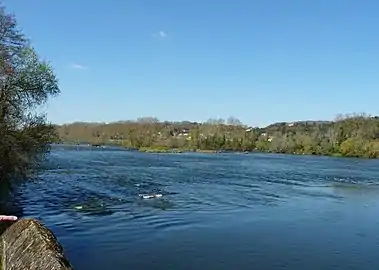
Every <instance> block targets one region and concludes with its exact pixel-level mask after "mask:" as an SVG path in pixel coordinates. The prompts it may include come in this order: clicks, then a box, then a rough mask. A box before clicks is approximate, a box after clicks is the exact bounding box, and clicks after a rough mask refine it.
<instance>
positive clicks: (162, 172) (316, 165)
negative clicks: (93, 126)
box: [17, 146, 379, 270]
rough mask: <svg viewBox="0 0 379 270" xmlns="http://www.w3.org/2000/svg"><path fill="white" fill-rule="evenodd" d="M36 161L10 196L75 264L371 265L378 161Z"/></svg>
mask: <svg viewBox="0 0 379 270" xmlns="http://www.w3.org/2000/svg"><path fill="white" fill-rule="evenodd" d="M45 167H46V171H45V172H43V173H41V175H40V176H39V177H38V178H36V179H33V180H30V181H28V182H26V183H24V184H22V185H21V186H20V188H19V191H18V195H17V200H18V201H19V203H20V204H21V206H22V208H23V213H24V215H25V216H27V217H34V218H38V219H40V220H41V221H42V222H44V223H45V224H46V225H47V226H48V227H49V228H50V229H52V230H53V232H54V233H55V234H56V236H57V237H58V239H59V241H60V242H61V243H62V245H63V247H64V249H65V252H66V255H67V256H68V258H69V259H70V261H71V262H72V264H73V265H74V267H75V268H76V269H77V270H82V269H83V270H84V269H92V270H97V269H99V270H100V269H150V270H153V269H180V270H185V269H241V270H242V269H263V270H271V269H291V270H297V269H309V270H310V269H323V270H327V269H344V270H348V269H370V270H371V269H376V268H377V267H378V265H379V256H378V254H379V217H378V216H379V185H378V184H379V182H378V179H379V161H378V160H364V159H347V158H331V157H314V156H290V155H275V154H259V153H254V154H231V153H227V154H198V153H188V154H187V153H184V154H147V153H138V152H130V151H125V150H121V149H116V148H115V149H111V148H108V149H107V148H106V149H95V148H90V147H75V146H71V147H68V146H67V147H62V146H55V147H54V148H53V150H52V152H51V154H50V156H49V158H48V161H47V162H46V164H45ZM139 194H162V195H163V196H162V197H161V198H153V199H143V198H141V197H140V196H139Z"/></svg>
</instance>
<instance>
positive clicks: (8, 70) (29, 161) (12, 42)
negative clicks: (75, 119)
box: [0, 8, 59, 179]
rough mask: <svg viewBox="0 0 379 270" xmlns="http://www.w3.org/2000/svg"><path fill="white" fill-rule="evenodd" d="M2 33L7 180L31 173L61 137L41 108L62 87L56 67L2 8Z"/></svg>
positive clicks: (1, 129) (0, 95)
mask: <svg viewBox="0 0 379 270" xmlns="http://www.w3.org/2000/svg"><path fill="white" fill-rule="evenodd" d="M0 32H1V33H2V34H1V35H0V49H1V50H0V136H1V139H2V141H1V142H2V143H1V145H0V161H1V165H0V175H1V176H2V177H3V179H4V178H6V176H26V175H28V173H30V172H32V171H33V170H34V169H35V168H36V166H37V165H38V164H39V162H40V161H41V160H42V158H43V156H44V154H45V153H46V152H47V151H48V150H49V144H50V143H52V142H54V141H56V140H57V139H58V137H57V136H56V127H55V126H53V125H51V124H49V123H47V122H46V119H45V116H44V115H42V114H39V113H37V109H38V108H39V107H40V105H43V104H45V103H46V102H47V100H48V98H49V97H52V96H55V95H57V94H59V88H58V82H57V79H56V77H55V75H54V72H53V70H52V68H51V67H50V66H49V64H48V63H46V62H44V61H41V60H40V58H39V57H38V55H37V54H36V52H35V51H34V49H33V48H32V47H31V46H30V44H29V42H28V40H27V39H26V38H25V36H24V35H23V34H22V33H21V31H20V30H19V29H18V28H17V23H16V20H15V18H14V16H12V15H9V14H7V13H6V12H5V9H4V8H0Z"/></svg>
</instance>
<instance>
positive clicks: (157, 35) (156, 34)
mask: <svg viewBox="0 0 379 270" xmlns="http://www.w3.org/2000/svg"><path fill="white" fill-rule="evenodd" d="M154 37H158V38H166V37H168V34H167V32H166V31H163V30H161V31H158V32H156V33H155V34H154Z"/></svg>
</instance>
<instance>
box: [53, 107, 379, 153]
mask: <svg viewBox="0 0 379 270" xmlns="http://www.w3.org/2000/svg"><path fill="white" fill-rule="evenodd" d="M56 130H57V133H58V135H59V137H60V142H66V143H67V142H74V143H89V144H95V145H102V144H114V145H121V146H123V147H125V148H133V149H139V150H140V151H146V152H172V151H179V152H181V151H207V152H208V151H211V152H212V151H228V150H229V151H262V152H273V153H291V154H309V155H334V156H347V157H367V158H378V157H379V117H373V116H369V115H366V114H352V115H340V116H338V117H337V118H336V119H335V120H334V121H301V122H293V123H275V124H272V125H269V126H267V127H265V128H254V127H248V126H245V125H243V124H242V123H241V121H239V120H238V119H236V118H234V117H230V118H229V119H227V121H224V120H222V119H210V120H208V121H206V122H204V123H195V122H167V121H166V122H160V121H158V119H156V118H154V117H144V118H140V119H137V120H136V121H123V122H114V123H109V124H105V123H72V124H67V125H59V126H56Z"/></svg>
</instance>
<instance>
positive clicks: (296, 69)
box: [3, 0, 379, 126]
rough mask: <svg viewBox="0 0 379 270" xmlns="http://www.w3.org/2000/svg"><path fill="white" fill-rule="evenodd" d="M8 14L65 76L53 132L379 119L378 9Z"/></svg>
mask: <svg viewBox="0 0 379 270" xmlns="http://www.w3.org/2000/svg"><path fill="white" fill-rule="evenodd" d="M3 4H4V5H5V6H6V7H7V10H8V11H11V12H14V13H15V14H16V16H17V19H18V22H19V25H20V26H21V28H22V29H23V30H24V32H25V34H26V35H27V36H29V37H30V38H31V40H32V44H33V45H34V46H35V48H36V50H37V51H38V53H39V54H40V55H41V56H42V57H43V58H45V59H47V60H49V61H50V62H51V64H52V65H53V67H54V69H55V71H56V73H57V76H58V78H59V80H60V87H61V91H62V94H61V95H60V97H58V98H56V99H55V100H53V101H51V102H50V103H49V105H48V107H47V112H48V117H49V119H50V120H51V121H52V122H54V123H67V122H72V121H104V122H109V121H115V120H126V119H135V118H137V117H141V116H156V117H157V118H159V119H160V120H193V121H203V120H206V119H208V118H211V117H212V118H215V117H222V118H227V117H228V116H231V115H232V116H235V117H237V118H239V119H240V120H242V121H243V122H244V123H246V124H249V125H259V126H264V125H267V124H270V123H272V122H277V121H294V120H310V119H313V120H319V119H333V118H334V117H335V116H336V115H337V114H338V113H350V112H366V113H369V114H373V115H379V106H378V104H379V88H378V86H379V35H378V25H379V16H378V13H379V1H375V0H366V1H358V0H356V1H353V0H318V1H304V0H286V1H283V0H271V1H254V0H233V1H230V0H217V1H216V0H206V1H205V0H133V1H132V0H130V1H127V0H108V1H100V0H99V1H96V0H65V1H46V0H34V1H25V0H5V1H4V0H3Z"/></svg>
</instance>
